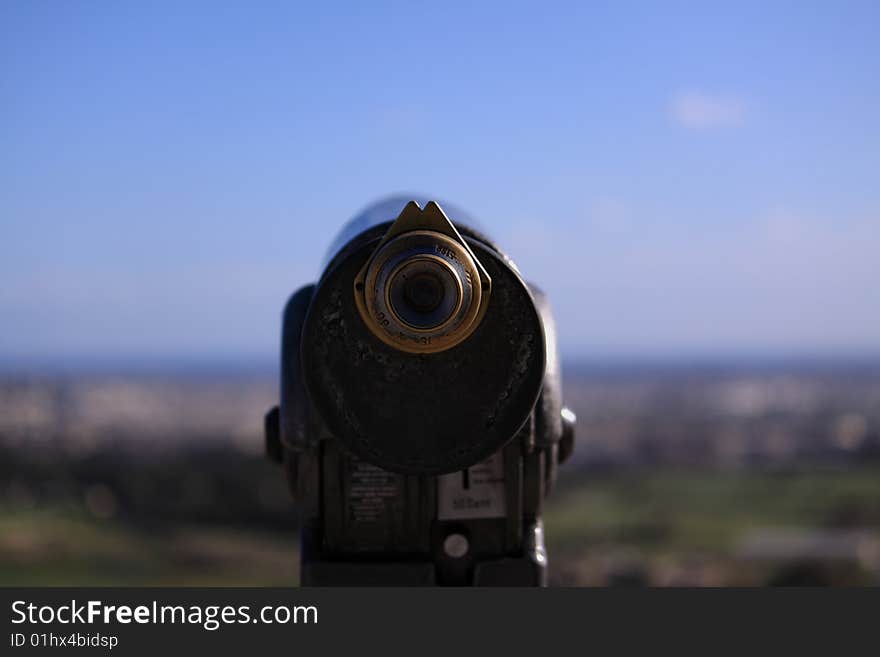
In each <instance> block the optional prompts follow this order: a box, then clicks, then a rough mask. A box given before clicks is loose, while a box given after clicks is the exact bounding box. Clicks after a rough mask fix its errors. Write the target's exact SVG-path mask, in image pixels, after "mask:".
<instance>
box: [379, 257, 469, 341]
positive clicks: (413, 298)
mask: <svg viewBox="0 0 880 657" xmlns="http://www.w3.org/2000/svg"><path fill="white" fill-rule="evenodd" d="M388 300H389V301H390V303H391V309H392V310H393V311H394V314H396V315H397V316H398V317H399V318H400V320H401V321H402V322H403V323H404V324H407V325H409V326H411V327H413V328H415V329H419V330H431V329H435V328H437V327H438V326H441V325H442V324H443V323H444V322H446V321H447V320H448V319H449V318H450V317H451V316H452V314H453V313H454V312H455V311H456V309H457V308H458V306H459V304H460V303H461V285H460V283H459V282H458V277H457V276H456V275H455V273H454V272H453V271H452V270H451V269H450V268H449V267H448V265H446V264H445V263H444V262H443V261H442V260H439V259H436V258H434V257H430V256H427V257H421V258H412V259H410V260H408V261H406V262H405V263H404V264H402V265H401V266H400V267H399V268H398V270H397V271H396V272H395V273H394V274H392V276H391V281H390V284H389V294H388Z"/></svg>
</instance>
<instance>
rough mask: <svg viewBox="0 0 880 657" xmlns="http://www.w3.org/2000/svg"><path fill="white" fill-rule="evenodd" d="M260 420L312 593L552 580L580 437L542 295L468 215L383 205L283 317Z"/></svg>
mask: <svg viewBox="0 0 880 657" xmlns="http://www.w3.org/2000/svg"><path fill="white" fill-rule="evenodd" d="M280 391H281V395H280V396H281V399H280V404H279V406H278V407H276V408H274V409H272V410H271V411H270V412H269V414H268V415H267V417H266V439H267V451H268V454H269V456H270V457H271V458H272V459H274V460H276V461H278V462H280V463H282V465H283V467H284V469H285V471H286V473H287V477H288V479H289V482H290V485H291V491H292V493H293V495H294V499H295V502H296V507H297V510H298V513H299V518H300V527H301V555H300V558H301V582H302V583H303V584H306V585H358V584H373V585H414V584H425V585H433V584H443V585H472V584H476V585H493V584H513V585H543V584H545V583H546V564H547V559H546V553H545V550H544V542H543V528H542V523H541V511H542V505H543V499H544V497H545V496H546V494H547V493H548V492H549V491H550V489H551V488H552V485H553V482H554V480H555V477H556V470H557V465H558V464H559V463H561V462H562V461H564V460H565V459H566V458H567V456H568V455H569V454H570V452H571V450H572V447H573V438H574V434H573V426H574V416H573V415H572V414H571V413H570V412H569V411H567V410H566V409H564V408H563V406H562V390H561V380H560V367H559V356H558V350H557V344H556V334H555V329H554V325H553V319H552V315H551V313H550V308H549V305H548V303H547V299H546V298H545V296H544V295H543V294H542V293H541V292H540V291H539V290H538V289H537V288H536V287H535V286H534V285H530V284H527V283H525V282H524V281H523V279H522V277H521V275H520V273H519V271H518V270H517V268H516V266H515V265H514V264H513V262H512V261H511V259H510V258H509V257H508V256H507V255H506V254H505V253H504V252H503V251H502V250H501V249H500V247H499V246H498V245H497V244H496V243H495V242H493V241H492V240H491V239H490V238H489V237H488V236H486V235H485V234H483V233H482V232H481V231H480V230H479V229H478V228H477V227H476V224H475V222H473V220H472V219H471V218H470V217H469V216H468V215H466V214H465V213H464V212H462V211H460V210H458V209H455V208H453V207H452V206H448V205H447V206H445V209H441V207H440V206H439V205H437V204H436V203H434V202H428V203H426V204H424V206H423V207H422V206H420V205H419V204H418V203H416V202H415V201H409V202H407V199H390V200H388V201H386V202H384V203H380V204H377V205H375V206H372V207H370V208H368V209H367V210H365V211H364V212H363V213H361V214H360V215H359V216H358V217H356V218H355V219H353V220H352V221H351V222H349V223H348V224H347V225H346V226H345V227H344V228H343V230H342V231H341V232H340V234H339V237H338V238H337V239H336V240H335V241H334V243H333V245H332V246H331V248H330V251H329V252H328V255H327V258H326V261H325V264H324V268H323V271H322V273H321V276H320V278H319V280H318V281H317V282H316V283H315V284H313V285H307V286H305V287H302V288H301V289H299V290H298V291H297V292H295V293H294V294H293V296H292V297H291V298H290V300H289V301H288V303H287V306H286V307H285V310H284V317H283V327H282V345H281V387H280Z"/></svg>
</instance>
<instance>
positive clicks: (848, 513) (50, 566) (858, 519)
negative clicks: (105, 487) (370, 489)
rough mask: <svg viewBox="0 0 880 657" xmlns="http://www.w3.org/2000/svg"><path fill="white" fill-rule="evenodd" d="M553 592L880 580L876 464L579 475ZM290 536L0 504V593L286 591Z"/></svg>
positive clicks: (554, 520) (568, 504)
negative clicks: (207, 588)
mask: <svg viewBox="0 0 880 657" xmlns="http://www.w3.org/2000/svg"><path fill="white" fill-rule="evenodd" d="M545 525H546V535H547V543H548V550H549V552H550V560H551V573H552V575H551V581H552V582H553V583H555V584H563V585H607V584H612V585H614V584H632V585H762V584H767V583H827V584H878V583H880V467H878V466H876V465H874V466H858V467H848V468H846V469H798V470H791V471H764V472H761V471H729V472H709V471H688V470H671V469H660V470H658V469H651V470H644V471H640V470H626V471H622V472H603V473H595V474H590V473H579V474H576V475H572V476H569V477H567V478H565V479H563V480H562V481H561V482H560V485H559V487H558V489H557V490H556V491H555V492H554V494H553V496H552V497H551V498H550V500H549V501H548V503H547V508H546V515H545ZM295 546H296V535H295V532H294V531H293V530H292V529H289V530H284V531H271V530H268V529H266V528H265V527H263V528H252V527H247V526H231V527H230V526H226V525H222V524H210V523H200V524H187V523H176V524H162V525H160V526H144V525H143V524H132V523H129V522H125V521H121V520H118V519H103V520H102V519H99V518H96V517H94V516H93V515H91V514H89V513H88V511H87V510H86V508H85V507H82V506H79V505H75V504H72V503H71V504H64V505H55V506H52V507H42V506H36V507H33V508H25V507H22V506H17V507H12V506H10V505H8V504H7V505H5V506H3V507H0V582H2V584H4V585H217V586H221V585H230V586H235V585H292V584H295V583H296V582H297V573H296V571H297V554H296V547H295Z"/></svg>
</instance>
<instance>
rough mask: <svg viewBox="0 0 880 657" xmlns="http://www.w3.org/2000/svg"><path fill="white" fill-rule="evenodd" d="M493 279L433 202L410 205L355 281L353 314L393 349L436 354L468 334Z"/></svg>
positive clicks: (479, 316) (483, 307) (482, 308)
mask: <svg viewBox="0 0 880 657" xmlns="http://www.w3.org/2000/svg"><path fill="white" fill-rule="evenodd" d="M490 291H491V279H490V278H489V276H488V274H487V273H486V271H485V269H484V268H483V266H482V264H480V263H479V262H478V261H477V259H476V256H475V255H474V254H473V252H472V251H471V249H470V247H469V246H468V245H467V243H466V242H465V241H464V239H463V238H462V237H461V235H459V233H458V231H457V230H456V229H455V227H454V226H453V225H452V223H451V222H450V221H449V219H448V218H447V217H446V215H444V214H443V211H442V210H441V209H440V207H439V206H437V205H436V204H434V203H429V204H428V205H427V206H426V207H425V210H424V211H423V210H422V209H421V208H419V206H418V205H416V204H415V203H411V204H409V205H408V206H407V207H406V208H404V211H403V212H402V213H401V215H400V216H399V217H398V219H397V221H395V223H394V224H393V225H392V226H391V228H389V230H388V233H387V234H386V236H385V238H384V239H383V240H382V241H381V243H380V244H379V245H378V246H377V247H376V250H375V252H374V253H373V254H372V255H371V257H370V258H369V260H368V261H367V262H366V264H364V266H363V268H362V269H361V271H360V273H359V274H358V276H357V277H356V279H355V286H354V294H355V301H356V303H357V308H358V311H359V313H360V315H361V318H362V319H363V320H364V323H365V324H366V325H367V327H368V328H369V330H370V331H371V332H372V333H373V335H375V336H376V337H378V338H379V339H380V340H382V341H383V342H385V343H386V344H388V345H391V346H392V347H395V348H397V349H399V350H401V351H405V352H410V353H422V354H426V353H436V352H439V351H444V350H446V349H450V348H451V347H454V346H455V345H457V344H460V343H461V342H462V341H464V340H465V339H467V338H468V336H470V335H471V334H472V333H473V331H474V330H475V329H476V328H477V326H478V325H479V323H480V321H481V320H482V317H483V315H484V314H485V311H486V305H487V303H488V300H489V294H490Z"/></svg>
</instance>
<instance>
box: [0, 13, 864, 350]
mask: <svg viewBox="0 0 880 657" xmlns="http://www.w3.org/2000/svg"><path fill="white" fill-rule="evenodd" d="M878 25H880V4H878V3H876V2H863V3H849V2H826V3H807V2H797V3H794V2H792V3H773V2H755V3H749V2H736V3H724V4H720V3H719V4H710V3H653V2H648V3H628V2H608V3H577V2H572V3H552V2H541V3H512V2H504V3H455V2H444V3H430V4H425V5H420V4H419V3H413V2H401V3H350V4H339V3H329V2H322V3H315V4H314V5H305V4H301V3H294V2H286V3H280V2H279V3H267V2H254V3H222V2H221V3H217V2H211V3H195V2H186V3H177V2H168V3H161V2H155V3H137V4H135V3H110V2H82V3H79V2H68V3H58V2H24V1H22V2H5V3H2V4H0V99H2V103H0V116H2V119H3V120H2V123H0V277H2V281H3V283H2V286H0V359H28V358H39V359H48V360H52V359H61V360H63V359H68V358H89V357H96V356H100V357H107V358H144V357H146V358H150V357H154V356H155V357H175V356H181V355H187V356H195V357H206V358H211V357H214V356H218V355H226V356H229V355H254V356H261V357H262V356H266V357H270V356H272V355H273V354H274V353H275V350H276V349H277V341H278V328H279V327H278V321H279V314H280V309H281V307H282V305H283V303H284V300H285V298H286V296H287V295H288V294H289V293H290V292H291V291H293V290H294V289H295V288H296V287H298V286H299V285H301V284H303V283H306V282H309V281H311V280H313V279H314V278H315V277H316V275H317V274H318V271H319V266H320V262H321V259H322V256H323V252H324V250H325V248H326V246H327V244H329V242H330V241H331V239H332V237H333V235H334V233H335V232H336V230H337V229H338V228H339V227H340V226H341V224H342V223H343V222H344V221H346V220H347V219H348V218H350V217H351V216H352V215H353V214H354V213H355V212H357V211H358V210H359V209H360V208H361V207H363V206H365V205H367V204H368V203H370V202H372V201H374V200H376V199H378V198H381V197H383V196H385V195H388V194H391V193H399V192H410V191H411V192H413V193H418V194H427V195H429V196H433V195H436V196H438V197H440V198H445V199H448V200H450V201H452V202H454V203H456V204H458V205H460V206H462V207H464V208H466V209H468V210H469V211H470V212H471V213H472V214H474V215H475V216H477V217H478V218H479V219H480V220H481V222H482V223H483V225H484V226H485V227H487V228H488V230H489V232H491V233H493V234H494V235H495V237H496V238H497V239H498V240H499V241H500V242H501V243H502V245H503V246H505V247H506V248H507V250H508V251H510V253H511V254H512V255H513V257H514V259H515V260H517V262H518V263H519V265H520V267H521V269H522V270H523V272H524V274H525V275H526V276H527V277H528V278H530V279H532V280H534V281H536V282H537V283H539V284H540V285H541V286H542V287H544V288H545V289H547V290H548V291H549V292H550V294H551V299H552V301H553V303H554V305H555V308H556V311H557V315H558V323H559V327H560V332H561V336H562V346H563V350H564V352H565V353H566V354H567V355H568V356H569V357H597V358H606V357H607V358H618V357H622V358H633V357H665V356H669V355H675V356H686V357H689V356H700V355H731V354H733V355H736V354H741V355H749V354H760V355H765V354H785V355H787V354H802V355H830V356H834V355H835V354H848V355H858V354H863V353H880V292H878V289H880V288H878V284H877V280H878V275H877V274H878V271H880V265H878V262H880V256H878V254H880V173H878V172H880V78H878V70H880V39H878V38H877V27H878Z"/></svg>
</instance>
